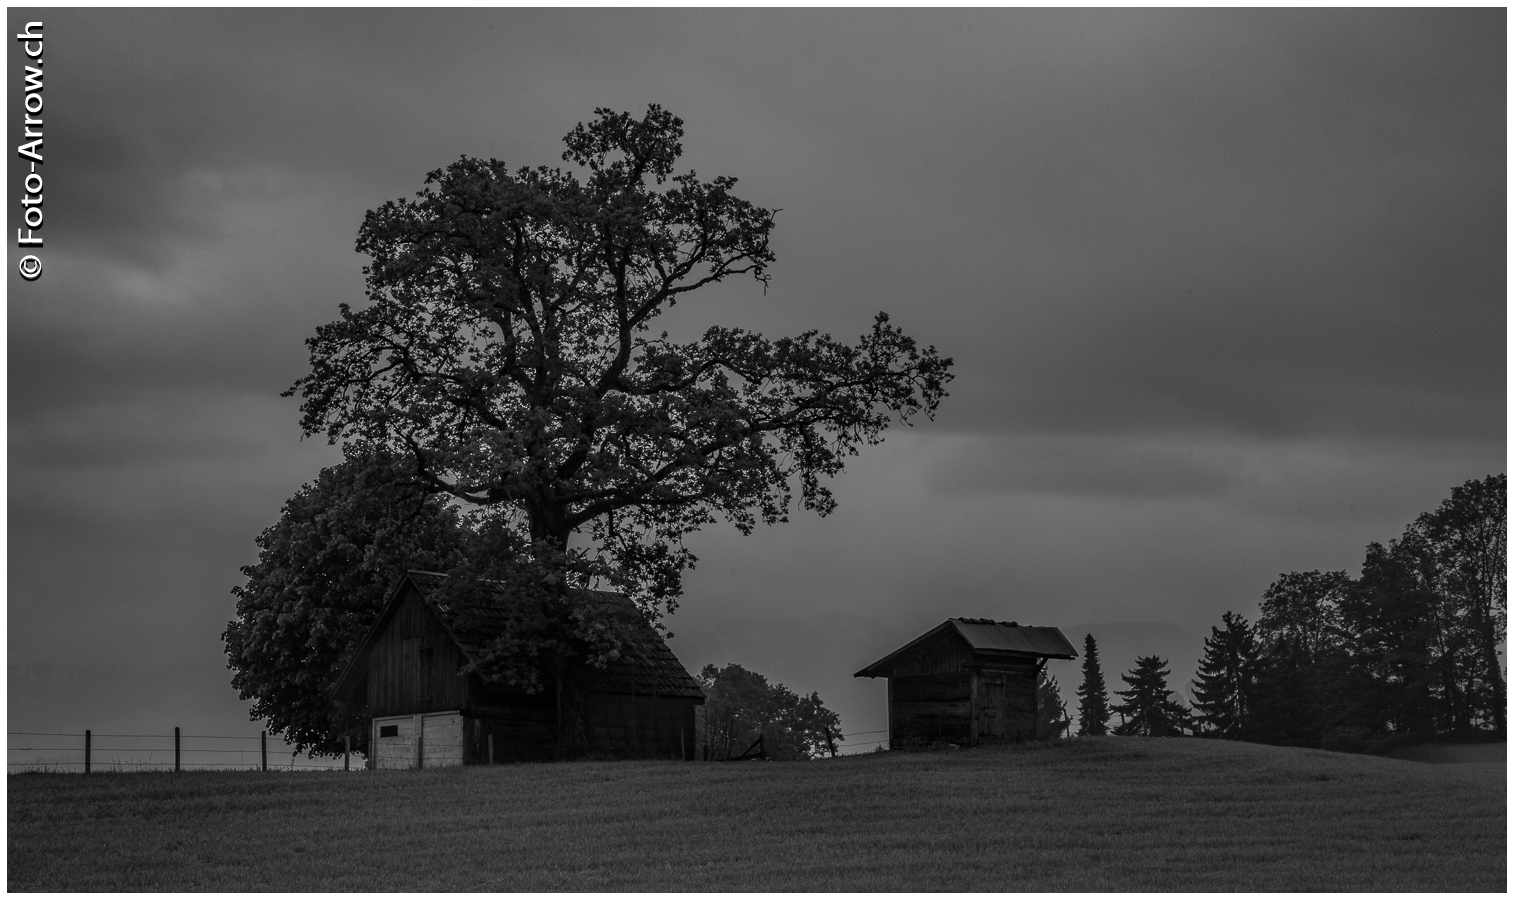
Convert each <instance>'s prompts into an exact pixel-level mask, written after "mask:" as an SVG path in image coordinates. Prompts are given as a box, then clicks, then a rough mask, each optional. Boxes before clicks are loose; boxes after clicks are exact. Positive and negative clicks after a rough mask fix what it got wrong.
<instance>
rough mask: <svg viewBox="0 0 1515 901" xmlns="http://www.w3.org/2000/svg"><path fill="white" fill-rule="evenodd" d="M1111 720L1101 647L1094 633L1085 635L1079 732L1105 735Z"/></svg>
mask: <svg viewBox="0 0 1515 901" xmlns="http://www.w3.org/2000/svg"><path fill="white" fill-rule="evenodd" d="M1109 721H1110V695H1109V694H1108V693H1107V692H1106V691H1105V674H1104V673H1102V672H1100V668H1099V647H1098V646H1097V645H1096V644H1095V643H1094V636H1093V635H1085V636H1084V681H1083V682H1082V683H1080V684H1079V686H1078V734H1079V735H1104V734H1105V724H1106V723H1108V722H1109Z"/></svg>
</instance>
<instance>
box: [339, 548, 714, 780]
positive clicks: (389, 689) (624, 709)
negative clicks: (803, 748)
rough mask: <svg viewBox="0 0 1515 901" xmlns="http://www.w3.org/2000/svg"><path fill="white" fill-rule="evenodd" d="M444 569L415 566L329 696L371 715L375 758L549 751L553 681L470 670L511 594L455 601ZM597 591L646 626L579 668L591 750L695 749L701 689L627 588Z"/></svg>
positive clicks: (424, 763) (610, 607) (403, 760)
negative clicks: (630, 649) (597, 662)
mask: <svg viewBox="0 0 1515 901" xmlns="http://www.w3.org/2000/svg"><path fill="white" fill-rule="evenodd" d="M445 579H446V576H444V575H442V574H441V573H429V572H419V571H412V572H410V573H407V574H406V575H405V577H404V578H402V579H401V580H400V582H399V584H397V585H396V586H395V587H394V588H393V589H392V590H391V592H390V594H389V597H388V599H387V600H386V601H385V603H384V606H383V608H382V609H381V610H380V611H379V616H378V618H377V619H376V620H375V621H374V624H373V626H372V627H371V628H370V629H369V631H368V634H367V636H366V637H365V638H364V639H363V642H362V643H361V644H360V645H359V646H358V650H357V652H356V653H355V654H354V655H353V657H352V659H351V660H350V661H349V662H348V664H347V666H346V667H345V668H344V670H343V671H342V674H341V676H340V677H338V679H337V682H336V683H335V685H334V686H333V688H332V691H331V694H332V697H334V698H336V699H337V700H339V701H343V702H346V703H348V704H352V705H356V706H358V707H360V708H362V709H363V710H364V713H365V714H366V716H367V718H368V720H369V728H368V735H367V736H366V738H367V742H366V750H367V752H368V759H369V766H370V767H376V768H379V769H408V768H416V767H434V766H457V765H461V764H473V763H487V762H490V761H491V760H492V761H495V762H507V761H529V760H549V759H551V758H552V757H553V753H554V749H555V748H556V747H557V737H558V730H559V728H561V725H560V722H559V714H558V699H557V696H556V694H555V693H554V692H553V691H550V690H549V691H546V692H542V693H540V694H536V695H531V694H527V693H525V692H522V691H519V690H516V689H513V688H511V687H510V686H509V685H506V684H504V683H502V682H499V681H492V680H490V679H486V678H483V677H481V676H479V675H478V674H477V673H471V672H463V667H464V666H465V665H466V664H468V663H470V662H473V661H475V660H477V659H478V658H479V655H480V654H481V652H482V650H483V648H484V646H485V645H486V644H487V643H488V642H489V641H490V640H491V639H493V638H494V637H496V636H497V635H498V634H499V632H500V626H501V624H502V623H503V622H504V618H505V617H506V616H507V615H508V609H509V608H508V603H507V601H508V599H507V598H502V597H498V596H495V595H492V593H490V592H480V593H479V594H478V596H477V598H476V600H474V601H472V602H471V604H472V606H470V607H468V608H467V609H459V605H458V604H457V603H456V602H453V603H451V604H449V603H446V602H443V601H441V600H439V599H438V597H437V596H436V589H437V588H438V587H440V586H441V584H442V583H443V582H444V581H445ZM589 594H590V595H591V599H592V601H594V602H596V603H598V604H600V605H601V606H602V607H603V608H604V611H605V613H606V615H614V616H617V617H618V618H622V619H623V620H625V621H628V622H630V623H632V624H633V628H634V629H636V631H639V632H640V635H639V636H638V638H639V641H638V647H636V648H635V651H636V654H635V657H634V658H631V657H628V658H623V659H621V660H617V661H613V662H611V663H610V664H609V665H608V666H607V667H606V668H604V669H598V668H594V667H588V666H586V667H584V668H583V669H582V670H581V671H580V672H579V673H578V674H577V684H578V686H579V688H580V689H581V690H582V693H583V700H584V710H583V712H584V723H583V725H584V729H585V733H586V734H584V735H583V736H582V741H583V742H586V743H587V745H588V747H587V752H588V753H591V754H603V755H607V756H627V757H669V758H679V757H683V758H687V759H693V758H694V708H695V705H697V704H703V703H704V702H705V694H704V692H702V691H701V690H700V687H699V685H698V683H696V682H695V681H694V679H693V677H691V676H690V675H689V672H688V671H687V670H686V669H684V666H683V664H681V663H680V662H679V660H678V658H677V657H676V656H674V653H673V651H672V650H670V649H669V648H668V645H667V644H665V643H664V642H663V640H662V638H661V637H659V636H658V634H657V632H656V631H654V630H653V628H652V627H651V626H650V625H648V624H647V622H646V620H645V619H643V618H642V617H641V614H640V613H639V612H637V610H636V608H635V607H634V606H633V605H632V604H631V602H630V601H629V600H627V599H626V597H625V596H623V595H619V594H614V593H611V592H603V591H596V592H589ZM637 624H639V629H638V628H637Z"/></svg>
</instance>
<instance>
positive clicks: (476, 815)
mask: <svg viewBox="0 0 1515 901" xmlns="http://www.w3.org/2000/svg"><path fill="white" fill-rule="evenodd" d="M7 816H8V822H9V834H8V851H9V858H8V860H9V863H8V870H7V887H8V888H9V889H10V890H11V891H35V890H46V891H101V890H112V891H120V890H129V891H189V890H207V891H224V890H242V891H250V890H277V891H394V890H447V891H527V890H533V891H551V890H575V891H606V890H624V891H646V890H705V891H809V890H845V891H891V890H913V891H942V890H945V891H1028V890H1039V891H1067V890H1081V891H1171V890H1184V891H1464V890H1480V891H1503V890H1505V886H1506V875H1505V874H1506V849H1505V828H1506V814H1505V767H1504V764H1503V763H1502V762H1499V763H1469V764H1456V765H1436V764H1430V763H1423V762H1417V761H1411V760H1394V759H1386V758H1379V757H1367V756H1359V755H1346V754H1333V753H1329V752H1325V751H1311V750H1301V749H1293V748H1274V747H1266V746H1261V745H1247V744H1239V743H1231V742H1216V741H1200V740H1194V739H1142V738H1102V739H1078V740H1073V741H1068V742H1060V743H1052V744H1048V745H1037V744H1033V745H1025V746H1014V747H1006V748H984V749H973V750H956V751H944V752H930V753H916V754H904V753H882V754H871V755H863V756H856V757H846V758H839V759H835V760H822V761H813V762H810V763H762V762H753V763H729V764H715V763H676V762H643V761H627V762H592V763H591V762H585V763H568V764H528V765H516V766H496V767H468V768H457V769H447V770H425V771H410V772H353V773H340V772H337V773H329V772H307V773H258V772H197V773H182V774H177V775H175V774H171V773H142V774H130V773H120V774H94V775H91V776H89V777H84V776H81V775H61V774H22V775H16V776H11V777H9V799H8V806H7Z"/></svg>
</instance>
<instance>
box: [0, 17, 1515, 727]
mask: <svg viewBox="0 0 1515 901" xmlns="http://www.w3.org/2000/svg"><path fill="white" fill-rule="evenodd" d="M39 17H41V18H44V19H45V21H46V22H47V34H48V41H49V43H48V51H47V64H46V65H47V66H48V75H47V89H46V91H47V93H46V97H47V115H46V122H47V125H46V128H47V142H46V147H45V152H46V156H47V162H46V164H45V166H44V169H43V172H44V174H45V177H46V179H47V188H46V197H47V200H46V212H47V228H48V231H47V233H46V234H47V240H48V245H47V254H46V256H45V258H46V263H47V270H46V275H45V276H44V278H43V279H42V280H41V281H39V282H36V283H32V284H29V285H27V284H23V283H21V282H20V281H19V280H17V279H16V277H15V276H14V275H13V276H11V278H12V281H11V283H10V309H9V335H10V342H9V347H8V353H9V360H8V368H9V374H10V394H9V408H10V423H9V425H10V432H9V454H10V470H9V471H10V510H9V516H10V523H11V526H10V561H11V570H10V585H9V588H10V595H9V598H10V606H9V611H8V617H9V624H10V635H11V642H10V654H11V657H12V659H13V660H38V661H42V660H79V659H84V658H89V659H93V658H95V657H100V658H102V659H107V660H114V661H115V662H122V663H129V664H131V665H138V664H140V663H141V660H140V659H139V658H142V657H151V658H153V659H154V660H156V661H158V662H159V663H162V662H163V661H166V660H171V659H177V658H179V657H185V658H186V659H187V658H193V659H195V660H201V661H202V662H203V660H204V659H205V658H204V656H203V655H204V654H205V653H206V649H207V648H209V649H210V656H211V657H214V652H215V649H216V648H217V647H218V642H217V638H216V636H217V635H218V634H219V631H220V629H221V628H222V627H223V626H224V623H225V621H226V620H227V619H228V618H229V617H230V615H231V612H232V610H231V598H230V595H229V594H228V589H229V588H230V587H231V585H233V584H235V583H236V581H237V580H238V575H237V567H238V566H240V565H242V564H244V563H247V562H250V561H251V559H252V558H253V556H254V552H255V548H254V547H253V544H252V539H253V537H254V536H255V535H256V534H257V532H258V531H259V530H260V529H261V528H263V527H264V526H266V525H268V524H269V523H271V522H272V521H273V520H274V518H275V517H276V516H277V514H278V509H279V505H280V503H281V502H282V501H283V500H284V499H285V498H287V497H288V496H289V495H290V494H291V493H292V492H293V491H294V490H295V489H296V488H297V487H298V486H299V484H300V483H301V482H304V481H308V480H309V479H311V478H312V477H313V476H314V475H315V473H316V471H317V470H318V469H319V467H320V466H321V465H325V464H327V463H329V462H331V461H332V460H333V459H334V458H335V451H334V450H332V449H330V448H327V447H325V446H324V443H323V442H321V441H320V440H315V441H312V440H306V441H305V442H303V443H302V442H300V441H299V440H298V437H299V436H298V411H297V404H296V403H295V402H294V401H292V400H281V399H280V398H278V396H277V395H278V392H279V391H281V390H283V389H284V388H286V387H288V386H289V384H290V383H291V382H292V381H293V380H294V379H295V378H297V377H298V376H299V375H301V374H302V373H303V371H304V368H305V365H306V360H305V354H304V348H303V345H302V341H303V339H304V338H305V337H307V336H308V335H310V334H311V332H312V330H313V329H314V328H315V326H316V325H318V324H320V323H322V322H325V321H328V320H330V319H332V318H333V317H334V316H335V315H336V306H337V303H339V302H341V301H347V302H351V303H360V302H361V299H362V280H361V274H360V271H359V269H360V266H361V265H362V262H363V261H362V258H361V257H359V256H358V255H357V254H355V253H354V252H353V249H352V248H353V239H354V236H355V233H356V230H357V227H358V224H359V223H360V222H361V219H362V215H363V213H364V211H365V210H367V209H370V208H372V207H374V206H376V205H378V204H380V203H382V202H383V201H385V200H387V199H391V198H395V197H400V196H405V195H408V194H410V193H412V192H414V191H415V190H417V189H419V188H420V187H421V181H422V178H423V176H424V174H425V173H426V172H427V171H428V170H431V169H433V168H436V167H439V166H443V165H445V164H446V163H448V162H450V161H451V160H453V159H455V158H456V157H457V156H458V155H459V154H462V153H467V154H470V155H476V156H492V157H498V158H501V159H504V160H506V161H507V162H509V163H511V164H513V165H537V164H547V165H557V164H560V163H559V154H560V152H561V144H560V143H559V138H560V136H561V135H562V134H563V133H564V132H565V131H567V130H568V129H569V128H570V127H572V125H573V124H574V123H575V122H578V121H580V120H583V119H586V118H588V117H589V116H590V115H591V113H592V110H593V109H594V108H595V107H596V106H610V107H613V108H619V109H629V110H641V109H642V108H644V107H645V104H646V103H648V102H650V101H655V102H659V103H662V104H664V105H665V106H667V107H669V108H670V109H672V110H673V111H674V112H675V113H677V114H678V115H680V116H682V117H683V118H684V119H685V121H686V127H687V135H686V138H685V141H684V146H685V157H684V160H683V163H684V164H685V165H687V166H689V167H693V168H695V169H697V170H698V171H699V172H700V173H701V175H703V176H707V177H708V176H712V175H715V174H730V175H736V176H738V177H739V178H740V179H741V182H740V185H739V188H738V193H739V194H741V195H742V196H744V197H746V198H748V199H750V200H752V201H753V202H755V203H758V204H761V205H764V206H769V207H776V208H781V209H782V212H781V213H779V216H778V223H779V225H778V230H777V232H776V233H775V238H774V241H775V243H774V247H775V250H776V252H777V253H778V258H779V259H778V264H777V266H776V267H775V268H774V270H773V274H774V281H773V283H772V285H771V286H770V288H769V289H768V291H767V292H766V293H765V292H763V291H762V290H761V289H760V287H758V286H756V285H753V284H731V285H723V286H719V287H718V288H716V289H714V290H712V291H709V292H706V296H704V297H702V298H700V299H698V300H694V301H692V302H689V303H685V304H681V305H680V307H679V308H678V309H677V310H676V311H675V312H674V313H672V314H670V315H669V316H668V317H667V319H668V324H667V327H668V328H670V329H671V330H672V331H674V332H675V334H694V333H698V332H699V331H702V330H703V329H704V328H705V327H706V326H708V325H710V324H714V323H721V324H729V325H739V326H746V327H751V328H756V329H759V330H762V331H764V332H766V333H769V334H783V333H795V332H799V331H801V330H803V329H807V328H820V329H823V330H827V331H831V332H833V333H835V334H836V335H837V336H838V337H843V338H850V337H852V336H855V335H857V334H860V333H861V332H863V331H864V330H865V329H866V328H867V326H868V323H869V322H870V320H871V317H872V315H873V313H874V312H876V311H878V310H880V309H883V310H887V311H889V312H890V313H891V314H892V315H893V317H894V320H895V322H896V323H898V324H900V325H901V326H903V327H904V328H905V329H906V331H907V332H908V333H909V334H911V335H913V336H916V337H917V338H918V339H920V340H921V341H922V342H924V343H931V344H935V345H936V346H937V347H938V348H940V349H941V350H942V351H943V352H944V353H946V354H949V355H951V356H953V357H954V358H955V359H956V361H957V367H956V371H957V373H958V379H957V381H955V382H954V383H953V385H952V396H951V397H950V398H948V400H947V401H946V402H945V403H944V404H943V406H942V409H941V411H940V414H939V416H938V419H937V421H936V422H935V423H931V424H924V425H922V426H921V427H920V428H918V429H915V430H904V429H901V430H896V431H895V432H892V433H891V434H890V435H889V437H888V440H887V442H886V444H885V445H884V446H882V447H881V448H875V449H872V451H870V452H869V453H868V454H865V456H864V457H862V458H859V460H857V461H855V463H854V464H853V465H851V466H850V467H849V471H848V473H847V474H845V475H844V476H842V477H841V478H840V479H839V480H838V481H837V483H836V489H837V493H838V497H839V498H840V499H841V501H842V507H841V509H840V510H839V511H838V512H837V514H836V515H835V516H833V517H831V518H828V519H825V520H820V519H817V518H815V517H811V516H797V517H795V521H794V522H792V523H789V524H787V525H785V526H782V527H779V528H775V529H765V530H759V533H758V534H756V535H754V536H752V537H751V538H747V539H743V538H741V537H740V536H738V535H736V534H735V533H734V531H732V530H730V529H729V528H725V527H719V528H712V529H707V530H706V531H704V532H702V533H701V534H700V535H698V536H696V537H695V539H694V541H693V542H692V545H693V547H694V550H695V551H696V552H697V553H699V554H700V556H701V561H702V562H701V566H700V568H699V569H698V570H697V571H696V572H695V573H694V574H692V576H691V578H690V580H689V583H688V584H689V590H688V594H687V602H686V604H685V605H684V607H683V608H682V609H681V610H680V612H679V613H678V614H677V615H676V616H675V617H674V618H673V621H672V623H671V625H672V627H673V629H674V631H675V632H676V633H678V638H676V639H675V642H674V646H675V648H676V649H677V650H679V652H680V653H681V654H683V655H685V657H686V661H685V662H686V663H688V664H690V665H691V667H695V668H697V667H698V666H700V665H701V664H703V663H705V662H716V663H726V662H741V663H744V664H749V665H752V666H755V667H757V668H758V669H759V670H761V671H764V672H768V673H769V674H770V675H772V676H773V677H774V678H776V679H779V680H780V681H785V682H788V683H789V684H790V685H791V686H792V687H794V688H796V689H800V690H812V689H814V690H820V691H821V693H822V695H823V696H824V697H826V698H827V699H828V700H830V699H832V698H837V699H840V700H838V701H837V702H836V703H835V704H834V705H833V706H836V707H838V709H843V713H844V719H848V720H849V721H851V722H853V723H854V725H852V728H860V727H862V726H865V725H868V724H869V723H862V722H858V721H857V717H862V718H869V717H872V718H875V719H876V716H874V714H875V713H877V711H876V710H875V709H874V708H875V707H876V706H877V700H878V699H877V697H875V696H876V695H877V694H878V692H879V691H880V690H881V688H880V687H879V686H872V687H870V685H869V683H866V682H863V681H858V682H856V683H854V682H853V681H852V680H850V678H849V677H850V673H851V672H852V671H854V670H855V669H856V668H857V667H860V666H862V665H863V664H865V663H867V662H868V661H869V660H871V659H874V658H876V657H878V656H881V655H882V654H883V653H884V652H886V651H887V650H889V649H890V647H889V645H890V644H891V643H892V642H896V641H903V640H905V639H908V638H909V637H911V636H912V635H914V634H916V633H917V632H918V631H920V630H923V629H924V628H928V627H930V626H932V625H935V624H936V623H937V622H940V621H941V619H943V618H945V617H947V616H953V615H983V616H1001V617H1003V618H1007V619H1020V620H1022V621H1033V622H1034V621H1042V622H1048V623H1054V624H1063V625H1067V624H1069V623H1075V622H1084V623H1091V624H1093V623H1121V622H1143V621H1149V622H1150V621H1159V622H1161V621H1171V622H1173V623H1182V624H1183V625H1182V626H1174V627H1173V628H1170V629H1168V630H1167V631H1166V632H1163V631H1162V630H1161V629H1159V630H1157V632H1153V634H1158V633H1159V632H1161V633H1162V634H1170V633H1171V634H1172V635H1178V634H1180V633H1182V634H1183V635H1188V634H1190V633H1193V634H1203V633H1204V631H1205V626H1206V625H1208V624H1209V623H1211V622H1213V621H1215V620H1216V619H1217V618H1218V615H1219V613H1220V612H1221V611H1222V610H1224V609H1238V610H1242V611H1243V612H1246V611H1248V610H1250V609H1251V608H1250V607H1249V606H1248V605H1255V602H1256V597H1257V596H1258V594H1260V592H1261V590H1262V588H1264V587H1265V586H1266V585H1267V583H1268V582H1269V581H1270V580H1271V579H1272V578H1274V577H1275V576H1276V575H1277V573H1278V572H1280V571H1283V570H1288V569H1312V568H1322V569H1340V568H1352V567H1354V566H1355V564H1356V563H1357V562H1358V561H1359V560H1360V558H1361V551H1362V547H1363V545H1364V544H1366V542H1367V541H1370V540H1387V539H1389V538H1392V537H1394V536H1395V535H1396V534H1398V530H1399V529H1400V528H1402V526H1403V525H1404V523H1406V522H1408V521H1409V520H1410V519H1412V518H1413V517H1414V516H1415V514H1416V513H1418V512H1420V511H1421V510H1425V509H1429V508H1431V507H1434V506H1435V504H1436V502H1437V501H1438V500H1439V499H1440V498H1441V497H1444V496H1445V494H1446V491H1447V489H1448V488H1449V487H1450V486H1452V485H1454V484H1458V483H1460V482H1461V481H1463V480H1464V479H1468V478H1475V477H1479V476H1482V475H1484V474H1486V473H1489V472H1494V471H1498V470H1499V469H1500V468H1502V467H1503V459H1504V427H1505V423H1504V400H1505V398H1504V375H1503V367H1504V344H1503V342H1504V331H1505V329H1504V325H1505V318H1504V317H1505V312H1504V294H1505V285H1504V272H1505V269H1504V248H1505V202H1504V197H1505V168H1504V167H1505V147H1504V125H1505V113H1504V110H1505V93H1504V91H1505V89H1504V85H1505V81H1504V74H1505V47H1504V23H1505V14H1504V12H1503V11H1501V10H1447V11H1441V10H1433V11H1423V10H1348V11H1316V10H1223V11H1216V10H1185V11H1176V12H1150V11H1126V10H1099V11H1082V12H1068V11H1062V10H948V11H915V10H869V11H852V10H842V11H808V10H761V11H753V10H741V11H729V12H728V11H687V10H667V11H653V12H644V11H634V10H633V11H623V10H592V11H591V10H545V11H542V10H447V11H441V12H430V11H419V10H322V11H314V12H308V11H302V10H217V11H196V10H173V11H158V10H127V11H103V10H70V11H62V12H52V11H48V12H46V13H41V12H37V11H32V10H25V11H13V12H12V13H11V15H10V17H9V18H10V20H11V22H12V24H13V25H15V24H16V22H17V20H18V19H19V20H21V21H23V22H24V21H27V20H35V19H36V18H39ZM14 52H15V51H14V50H13V54H14ZM12 62H13V63H14V62H15V59H14V58H13V59H12ZM17 68H18V67H17V66H15V65H13V69H17ZM18 91H19V87H18V86H17V85H15V84H13V85H12V92H11V96H12V99H13V100H14V99H15V98H16V97H17V96H18V93H17V92H18ZM13 107H14V104H13ZM16 128H17V125H16V123H15V122H14V121H13V123H12V129H13V133H12V136H13V138H15V139H16V141H15V142H16V143H19V138H18V132H17V131H16ZM17 166H18V163H17V161H15V160H13V161H12V164H11V170H10V172H11V181H12V183H17V182H18V180H19V177H20V176H19V174H18V173H19V172H20V171H21V170H20V169H19V168H17ZM13 216H14V211H13ZM13 224H14V223H13ZM14 256H15V254H13V255H12V257H13V259H12V262H13V263H14ZM80 623H85V624H88V625H86V626H85V627H82V628H81V627H80V626H79V625H78V624H80ZM1175 630H1177V631H1175ZM1184 630H1188V631H1184ZM1139 632H1140V630H1136V631H1132V632H1130V635H1131V636H1138V634H1139ZM1142 634H1144V633H1142ZM123 638H125V639H127V640H123ZM1131 640H1132V641H1137V637H1132V638H1131ZM1175 641H1176V640H1175ZM1170 644H1172V642H1170ZM1167 646H1168V645H1165V647H1167ZM1173 646H1176V644H1174V645H1173ZM1122 647H1124V646H1123V645H1122ZM191 648H193V653H191V651H190V650H189V649H191ZM1164 653H1167V651H1164ZM1128 663H1129V661H1115V660H1111V661H1108V663H1107V673H1110V674H1113V673H1114V672H1115V671H1117V670H1118V669H1120V668H1124V667H1125V666H1127V665H1128ZM165 665H166V664H165ZM149 668H152V667H149ZM157 668H159V669H161V667H157ZM211 669H214V667H211ZM1178 669H1180V668H1178V667H1176V670H1178ZM1112 678H1113V675H1112ZM852 711H858V713H857V714H856V717H854V714H853V713H852ZM870 723H871V720H870Z"/></svg>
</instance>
